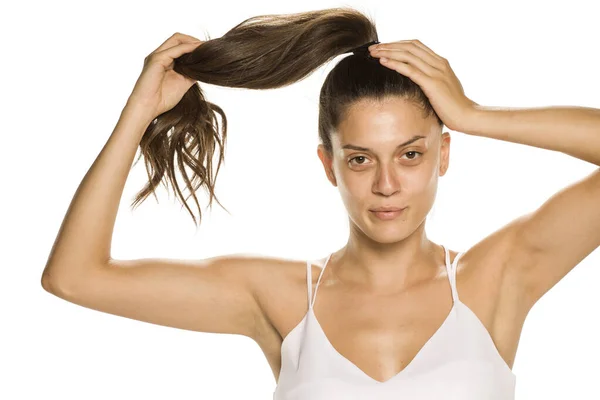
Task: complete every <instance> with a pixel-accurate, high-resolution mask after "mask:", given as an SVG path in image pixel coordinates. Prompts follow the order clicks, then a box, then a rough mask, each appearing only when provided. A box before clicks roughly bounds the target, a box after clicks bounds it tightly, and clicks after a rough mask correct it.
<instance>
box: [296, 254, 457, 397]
mask: <svg viewBox="0 0 600 400" xmlns="http://www.w3.org/2000/svg"><path fill="white" fill-rule="evenodd" d="M441 246H442V248H443V249H444V264H445V267H446V272H447V279H448V283H449V284H450V291H451V294H452V307H451V308H450V311H449V312H448V315H446V318H444V320H443V321H442V323H441V325H440V326H439V327H438V328H437V329H436V331H435V332H434V333H433V335H431V336H430V337H429V339H427V341H426V342H425V344H424V345H423V346H421V348H420V349H419V351H417V354H416V355H415V356H414V357H413V359H412V360H410V361H409V363H408V364H407V365H406V366H405V367H404V368H402V369H401V370H400V371H399V372H398V373H397V374H395V375H393V376H392V377H390V378H388V379H386V380H385V381H379V380H377V379H375V378H373V377H372V376H370V375H369V374H367V373H366V372H365V371H363V370H362V369H361V368H359V367H358V365H356V364H355V363H354V362H352V361H351V360H350V359H348V358H347V357H345V356H344V355H343V354H342V353H340V352H339V351H338V350H337V349H336V348H335V347H334V346H333V344H332V343H331V341H330V340H329V338H328V337H327V335H326V334H325V331H324V330H323V327H322V326H321V323H320V322H319V320H318V319H317V316H316V315H315V312H314V303H315V301H316V297H317V290H318V288H319V283H320V280H321V277H322V275H323V272H324V271H325V267H327V264H329V260H330V259H331V255H332V254H333V253H332V254H330V255H329V257H327V260H326V261H325V265H324V266H323V268H322V269H321V273H320V274H319V279H318V280H317V285H316V286H315V290H314V293H311V295H312V296H313V299H312V300H311V304H310V307H309V309H308V311H307V313H308V314H310V316H311V317H312V319H313V321H314V322H316V325H317V327H318V328H319V331H320V333H321V336H322V337H323V338H324V339H325V342H326V343H327V346H328V347H329V348H330V349H331V350H332V351H333V354H334V355H335V356H336V357H338V358H340V359H341V360H342V362H345V363H346V364H348V365H350V366H351V367H352V368H354V369H356V370H357V371H358V373H359V374H360V375H362V376H364V377H365V378H366V379H368V380H370V381H371V382H374V383H375V384H378V385H383V384H386V383H389V382H391V381H392V380H395V379H398V378H399V377H400V376H403V375H405V373H406V371H407V370H408V369H409V368H411V366H412V365H413V364H415V362H416V361H417V359H418V358H419V357H420V356H421V354H422V353H423V352H424V351H425V349H426V348H427V347H429V345H430V343H431V342H432V341H433V340H434V339H435V338H436V337H437V335H438V334H439V333H440V331H441V330H442V328H444V327H445V326H446V324H447V322H448V320H450V317H452V315H453V314H454V312H455V310H456V307H457V305H458V303H460V300H459V299H458V296H456V298H455V297H454V288H453V283H452V277H451V274H452V273H453V268H454V262H455V261H456V260H457V257H458V256H459V255H460V254H457V255H456V257H454V260H451V259H450V251H449V250H448V249H446V246H444V245H441ZM311 292H312V291H311Z"/></svg>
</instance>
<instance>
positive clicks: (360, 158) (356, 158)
mask: <svg viewBox="0 0 600 400" xmlns="http://www.w3.org/2000/svg"><path fill="white" fill-rule="evenodd" d="M407 154H412V157H410V156H409V157H408V158H407V159H408V160H410V161H412V160H416V159H417V158H418V157H417V154H418V155H419V157H421V156H422V155H423V153H421V152H419V151H407V152H406V153H404V156H405V155H407ZM365 159H366V157H365V156H356V157H352V158H351V159H349V160H348V163H350V164H351V163H352V162H353V161H354V160H363V161H362V162H355V163H354V165H364V160H365Z"/></svg>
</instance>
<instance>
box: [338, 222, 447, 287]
mask: <svg viewBox="0 0 600 400" xmlns="http://www.w3.org/2000/svg"><path fill="white" fill-rule="evenodd" d="M423 225H424V224H422V226H423ZM444 257H445V255H444V249H443V248H442V246H440V245H438V244H435V243H433V242H431V241H430V240H429V239H427V237H426V235H425V232H424V230H423V229H422V227H419V229H417V231H415V232H414V233H413V234H412V235H411V236H409V237H407V238H405V239H403V240H401V241H399V242H394V243H380V242H375V241H373V240H371V239H368V238H365V237H364V235H363V236H362V237H361V236H360V235H358V234H356V235H351V236H350V239H349V240H348V243H347V244H346V246H344V247H343V248H342V249H340V250H339V251H337V252H336V253H334V254H333V255H332V256H331V260H330V261H329V263H330V264H332V269H333V275H334V276H335V277H336V278H337V280H339V281H340V282H341V283H342V284H344V285H350V286H352V287H355V288H361V289H365V290H368V291H388V290H390V289H394V290H402V289H408V288H410V287H412V286H414V285H417V284H419V283H423V282H426V281H430V280H431V279H433V278H434V277H435V276H436V275H437V274H438V273H439V270H440V268H439V267H440V266H444V265H445V260H444ZM440 260H441V261H440ZM328 268H329V267H328Z"/></svg>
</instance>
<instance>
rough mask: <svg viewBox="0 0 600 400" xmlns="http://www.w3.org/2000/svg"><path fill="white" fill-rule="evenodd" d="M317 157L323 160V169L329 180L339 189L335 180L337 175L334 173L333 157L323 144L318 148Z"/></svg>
mask: <svg viewBox="0 0 600 400" xmlns="http://www.w3.org/2000/svg"><path fill="white" fill-rule="evenodd" d="M317 155H318V156H319V158H320V159H321V163H322V164H323V168H325V174H326V175H327V179H328V180H329V182H331V184H332V185H333V186H336V187H337V180H336V179H335V174H334V172H333V155H331V154H329V153H328V152H327V150H325V146H323V145H322V144H319V145H318V146H317Z"/></svg>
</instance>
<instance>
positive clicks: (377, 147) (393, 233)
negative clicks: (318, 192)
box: [318, 97, 450, 243]
mask: <svg viewBox="0 0 600 400" xmlns="http://www.w3.org/2000/svg"><path fill="white" fill-rule="evenodd" d="M415 136H419V137H421V136H422V138H417V139H416V140H414V141H413V140H412V139H413V138H414V137H415ZM331 140H332V147H333V158H330V156H329V155H328V154H327V153H326V152H325V151H324V147H323V146H322V145H319V149H318V153H319V158H320V159H321V161H322V162H323V166H324V167H325V171H326V173H327V177H328V179H329V181H330V182H331V183H332V184H333V185H334V186H337V187H338V188H339V191H340V195H341V197H342V201H343V202H344V205H345V206H346V209H347V211H348V214H349V217H350V219H351V220H352V221H353V222H354V224H355V225H356V227H357V228H358V229H360V230H361V231H362V232H363V233H364V234H366V235H367V236H369V237H371V238H372V239H374V240H376V241H378V242H382V243H386V242H390V243H391V242H395V241H399V240H401V239H403V238H405V237H407V236H409V235H410V234H411V233H412V232H414V230H415V229H417V228H418V227H419V226H420V225H421V223H423V222H424V220H425V218H426V216H427V214H428V213H429V211H430V210H431V207H432V206H433V203H434V200H435V196H436V192H437V182H438V176H443V175H444V174H445V173H446V170H447V168H448V156H449V144H450V135H449V134H448V133H447V132H446V133H444V135H441V133H440V127H439V125H438V124H437V122H436V120H435V117H433V116H432V117H430V118H428V119H423V116H422V111H421V109H419V108H418V107H417V106H415V105H413V104H412V103H411V102H409V101H406V100H404V99H402V98H398V97H392V98H388V99H386V100H385V101H383V102H376V101H375V100H361V101H359V102H357V103H355V104H353V105H352V106H351V107H350V108H349V110H348V113H347V118H346V119H345V120H343V121H342V123H341V124H340V126H339V127H338V131H336V132H333V133H332V137H331ZM409 140H410V141H411V143H410V144H406V145H404V146H400V145H401V144H403V143H405V142H408V141H409ZM398 146H400V147H398ZM383 206H393V207H400V208H405V207H406V209H405V210H404V211H402V212H401V213H400V214H399V215H398V216H397V217H395V218H393V219H390V220H382V219H380V218H378V217H377V216H376V214H374V213H373V212H372V211H370V210H371V209H373V208H376V207H383Z"/></svg>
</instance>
